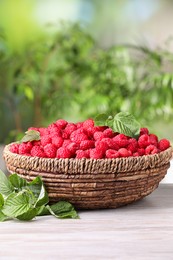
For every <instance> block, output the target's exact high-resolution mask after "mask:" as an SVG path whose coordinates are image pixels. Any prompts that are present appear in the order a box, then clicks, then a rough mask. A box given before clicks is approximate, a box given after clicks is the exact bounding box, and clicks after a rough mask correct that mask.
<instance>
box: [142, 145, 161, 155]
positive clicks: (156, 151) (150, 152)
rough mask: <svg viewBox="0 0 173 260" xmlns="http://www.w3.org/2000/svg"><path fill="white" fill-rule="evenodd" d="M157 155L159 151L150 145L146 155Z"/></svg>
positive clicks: (146, 149)
mask: <svg viewBox="0 0 173 260" xmlns="http://www.w3.org/2000/svg"><path fill="white" fill-rule="evenodd" d="M155 153H158V149H157V147H156V146H155V145H153V144H150V145H149V146H147V147H146V148H145V154H146V155H148V154H155Z"/></svg>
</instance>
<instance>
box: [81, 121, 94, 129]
mask: <svg viewBox="0 0 173 260" xmlns="http://www.w3.org/2000/svg"><path fill="white" fill-rule="evenodd" d="M89 127H94V121H93V119H87V120H85V121H84V122H83V128H84V129H86V130H87V129H88V128H89Z"/></svg>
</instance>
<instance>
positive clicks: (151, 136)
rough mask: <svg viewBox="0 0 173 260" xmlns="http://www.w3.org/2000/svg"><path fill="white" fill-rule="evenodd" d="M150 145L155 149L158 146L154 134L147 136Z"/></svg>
mask: <svg viewBox="0 0 173 260" xmlns="http://www.w3.org/2000/svg"><path fill="white" fill-rule="evenodd" d="M149 140H150V144H153V145H155V146H156V147H157V144H158V137H157V136H156V135H154V134H150V135H149Z"/></svg>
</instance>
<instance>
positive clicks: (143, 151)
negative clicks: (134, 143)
mask: <svg viewBox="0 0 173 260" xmlns="http://www.w3.org/2000/svg"><path fill="white" fill-rule="evenodd" d="M137 153H138V154H139V156H142V155H144V154H145V149H144V148H138V150H137Z"/></svg>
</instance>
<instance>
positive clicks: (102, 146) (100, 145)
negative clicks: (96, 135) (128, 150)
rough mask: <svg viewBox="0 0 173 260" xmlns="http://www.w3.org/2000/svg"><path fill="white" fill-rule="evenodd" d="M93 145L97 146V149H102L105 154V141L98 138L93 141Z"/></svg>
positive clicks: (107, 146) (106, 146)
mask: <svg viewBox="0 0 173 260" xmlns="http://www.w3.org/2000/svg"><path fill="white" fill-rule="evenodd" d="M95 147H96V148H97V150H100V151H102V153H103V154H105V152H106V150H108V149H109V145H108V144H107V142H105V141H102V140H101V141H100V140H98V141H96V142H95Z"/></svg>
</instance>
